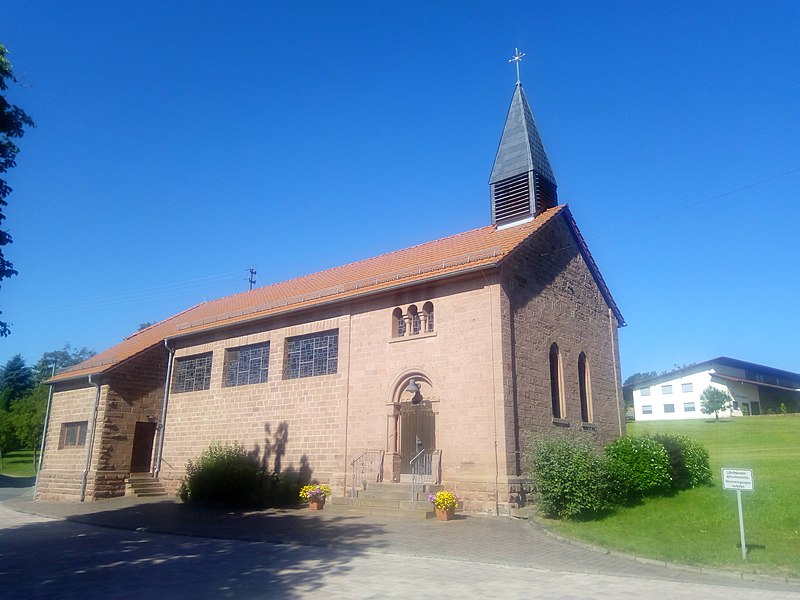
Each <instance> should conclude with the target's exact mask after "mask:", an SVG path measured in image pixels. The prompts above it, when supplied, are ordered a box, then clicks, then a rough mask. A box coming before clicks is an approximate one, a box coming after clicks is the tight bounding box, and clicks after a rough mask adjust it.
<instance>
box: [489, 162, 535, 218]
mask: <svg viewBox="0 0 800 600" xmlns="http://www.w3.org/2000/svg"><path fill="white" fill-rule="evenodd" d="M492 195H493V202H494V220H495V222H496V223H505V222H508V221H511V220H516V219H522V218H525V217H528V216H530V214H531V201H530V197H531V186H530V178H529V177H528V173H521V174H520V175H515V176H514V177H509V178H508V179H504V180H503V181H498V182H497V183H496V184H494V185H493V186H492Z"/></svg>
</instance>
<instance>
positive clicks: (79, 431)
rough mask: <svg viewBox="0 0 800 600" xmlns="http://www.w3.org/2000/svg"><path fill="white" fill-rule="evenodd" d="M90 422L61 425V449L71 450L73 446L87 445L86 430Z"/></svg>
mask: <svg viewBox="0 0 800 600" xmlns="http://www.w3.org/2000/svg"><path fill="white" fill-rule="evenodd" d="M88 425H89V422H88V421H79V422H77V423H62V425H61V447H62V448H70V447H73V446H85V445H86V428H87V427H88Z"/></svg>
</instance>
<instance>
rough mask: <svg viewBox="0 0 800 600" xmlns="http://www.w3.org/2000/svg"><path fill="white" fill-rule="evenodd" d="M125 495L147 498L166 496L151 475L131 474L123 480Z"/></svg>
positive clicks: (157, 481) (162, 487)
mask: <svg viewBox="0 0 800 600" xmlns="http://www.w3.org/2000/svg"><path fill="white" fill-rule="evenodd" d="M125 495H126V496H139V497H140V498H149V497H155V496H166V495H167V492H166V490H165V489H164V486H163V485H161V482H160V481H159V480H158V479H155V478H154V477H153V475H152V474H151V473H131V474H130V475H129V476H128V478H127V479H126V480H125Z"/></svg>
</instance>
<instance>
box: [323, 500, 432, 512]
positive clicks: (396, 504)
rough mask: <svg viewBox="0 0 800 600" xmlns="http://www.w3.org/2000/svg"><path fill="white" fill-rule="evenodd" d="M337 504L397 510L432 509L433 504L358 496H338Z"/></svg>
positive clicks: (335, 502)
mask: <svg viewBox="0 0 800 600" xmlns="http://www.w3.org/2000/svg"><path fill="white" fill-rule="evenodd" d="M333 503H334V504H337V505H349V506H369V507H373V508H393V509H395V510H432V509H433V505H432V504H431V503H430V502H428V501H427V500H425V501H421V502H412V501H411V500H408V499H404V500H393V499H390V498H356V499H355V500H354V501H350V500H349V499H347V498H337V499H336V500H335V501H334V502H333Z"/></svg>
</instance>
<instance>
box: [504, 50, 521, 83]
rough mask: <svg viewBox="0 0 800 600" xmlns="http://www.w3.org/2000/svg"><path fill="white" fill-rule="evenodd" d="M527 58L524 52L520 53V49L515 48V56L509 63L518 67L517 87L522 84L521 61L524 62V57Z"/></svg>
mask: <svg viewBox="0 0 800 600" xmlns="http://www.w3.org/2000/svg"><path fill="white" fill-rule="evenodd" d="M523 56H525V53H524V52H520V51H519V48H514V56H512V57H511V58H510V59H509V61H508V62H513V63H514V66H515V67H517V85H519V84H520V81H519V61H521V60H522V57H523Z"/></svg>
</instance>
